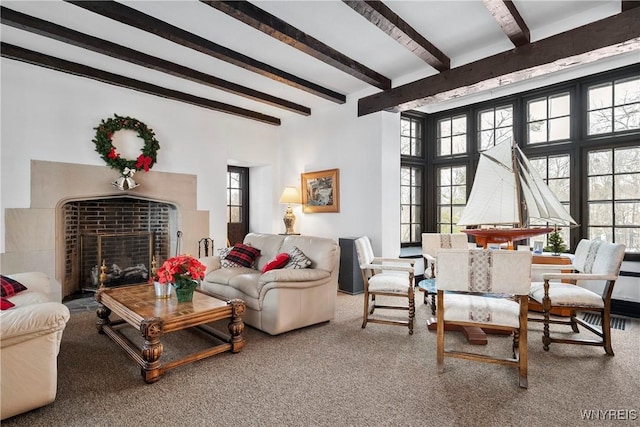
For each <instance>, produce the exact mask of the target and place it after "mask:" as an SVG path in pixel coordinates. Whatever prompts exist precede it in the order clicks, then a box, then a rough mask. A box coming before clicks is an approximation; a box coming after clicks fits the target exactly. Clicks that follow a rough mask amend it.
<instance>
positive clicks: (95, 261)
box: [62, 196, 177, 293]
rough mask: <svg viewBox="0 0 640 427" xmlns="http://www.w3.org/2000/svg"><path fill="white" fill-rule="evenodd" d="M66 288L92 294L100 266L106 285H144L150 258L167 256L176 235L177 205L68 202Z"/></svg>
mask: <svg viewBox="0 0 640 427" xmlns="http://www.w3.org/2000/svg"><path fill="white" fill-rule="evenodd" d="M62 212H63V218H64V235H65V275H64V286H65V288H66V289H69V290H71V291H72V293H73V292H85V291H95V290H97V289H98V287H99V286H100V281H99V277H100V272H101V271H100V266H101V265H102V261H103V260H104V262H105V266H106V267H107V271H106V273H107V281H106V282H105V286H122V285H128V284H135V283H146V282H147V281H148V280H149V276H150V275H151V269H152V266H151V259H152V257H154V256H155V259H156V260H157V261H158V262H161V261H162V260H164V259H167V258H168V257H169V252H170V242H171V239H170V236H171V235H172V234H174V233H176V224H177V219H176V218H177V209H176V207H175V205H172V204H169V203H164V202H156V201H152V200H147V199H141V198H135V197H130V196H124V197H110V198H100V199H89V200H76V201H69V202H67V203H65V204H64V205H63V209H62Z"/></svg>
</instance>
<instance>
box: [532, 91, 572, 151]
mask: <svg viewBox="0 0 640 427" xmlns="http://www.w3.org/2000/svg"><path fill="white" fill-rule="evenodd" d="M570 111H571V98H570V95H569V93H561V94H557V95H552V96H545V97H543V98H536V99H533V100H530V101H528V102H527V141H528V143H529V144H539V143H542V142H550V141H558V140H563V139H569V137H570V128H571V126H570V125H571V116H570Z"/></svg>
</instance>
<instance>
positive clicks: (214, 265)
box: [198, 255, 221, 276]
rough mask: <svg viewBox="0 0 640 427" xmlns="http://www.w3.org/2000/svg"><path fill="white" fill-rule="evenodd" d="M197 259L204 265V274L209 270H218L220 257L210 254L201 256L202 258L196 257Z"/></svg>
mask: <svg viewBox="0 0 640 427" xmlns="http://www.w3.org/2000/svg"><path fill="white" fill-rule="evenodd" d="M198 260H199V261H200V262H201V263H203V264H204V266H205V267H206V269H205V271H204V275H205V276H206V275H207V273H209V272H210V271H213V270H219V269H220V267H221V266H220V257H219V256H218V255H211V256H207V257H203V258H198Z"/></svg>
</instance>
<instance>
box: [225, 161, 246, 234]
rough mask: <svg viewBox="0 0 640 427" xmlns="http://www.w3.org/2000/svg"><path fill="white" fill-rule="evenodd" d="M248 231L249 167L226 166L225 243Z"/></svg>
mask: <svg viewBox="0 0 640 427" xmlns="http://www.w3.org/2000/svg"><path fill="white" fill-rule="evenodd" d="M247 233H249V169H248V168H242V167H238V166H227V244H228V245H233V244H235V243H238V242H240V243H241V242H242V241H243V240H244V236H246V235H247Z"/></svg>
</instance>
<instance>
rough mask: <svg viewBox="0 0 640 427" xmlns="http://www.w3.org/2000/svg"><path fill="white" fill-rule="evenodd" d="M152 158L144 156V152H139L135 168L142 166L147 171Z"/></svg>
mask: <svg viewBox="0 0 640 427" xmlns="http://www.w3.org/2000/svg"><path fill="white" fill-rule="evenodd" d="M152 162H153V160H152V159H151V157H149V156H145V155H144V154H140V155H139V156H138V163H136V168H138V169H139V168H141V167H144V171H145V172H149V168H151V163H152Z"/></svg>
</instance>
